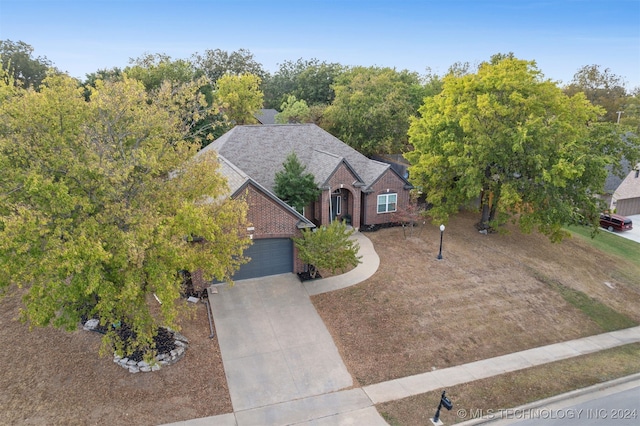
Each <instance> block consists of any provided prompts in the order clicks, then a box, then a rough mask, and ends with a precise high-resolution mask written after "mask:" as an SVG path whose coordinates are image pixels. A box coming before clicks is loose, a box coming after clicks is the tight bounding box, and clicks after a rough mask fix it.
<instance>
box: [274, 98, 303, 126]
mask: <svg viewBox="0 0 640 426" xmlns="http://www.w3.org/2000/svg"><path fill="white" fill-rule="evenodd" d="M280 109H281V111H282V112H280V113H278V114H276V117H275V120H276V123H279V124H287V123H309V122H310V120H311V110H310V109H309V106H308V105H307V103H306V102H305V101H304V100H300V101H299V100H297V99H296V97H295V96H293V95H291V96H289V97H288V98H287V100H286V101H285V102H284V103H283V104H282V106H281V107H280Z"/></svg>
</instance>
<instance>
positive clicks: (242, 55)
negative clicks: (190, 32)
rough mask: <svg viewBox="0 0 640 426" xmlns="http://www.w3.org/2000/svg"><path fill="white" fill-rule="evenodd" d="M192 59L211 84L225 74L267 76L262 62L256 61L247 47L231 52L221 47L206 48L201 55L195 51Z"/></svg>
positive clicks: (263, 77) (261, 77)
mask: <svg viewBox="0 0 640 426" xmlns="http://www.w3.org/2000/svg"><path fill="white" fill-rule="evenodd" d="M192 61H193V63H194V65H195V67H196V69H197V71H198V72H201V73H203V74H204V75H206V76H207V77H208V78H209V80H211V83H212V84H215V83H216V82H217V81H218V79H220V78H222V76H224V75H225V74H231V75H235V76H240V75H243V74H253V75H255V76H258V77H259V78H260V80H264V79H265V78H266V76H267V72H266V71H265V70H264V68H263V67H262V64H260V63H259V62H257V61H256V60H255V59H254V57H253V53H251V52H250V51H249V50H247V49H238V50H236V51H235V52H231V53H229V52H227V51H225V50H221V49H215V50H211V49H208V50H205V51H204V54H202V55H201V54H199V53H195V54H194V55H193V57H192Z"/></svg>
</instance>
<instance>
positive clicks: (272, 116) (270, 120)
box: [253, 109, 278, 124]
mask: <svg viewBox="0 0 640 426" xmlns="http://www.w3.org/2000/svg"><path fill="white" fill-rule="evenodd" d="M276 114H278V111H276V110H275V109H261V110H259V111H258V112H257V113H255V114H254V115H253V116H254V117H255V118H256V120H258V121H259V122H260V124H276Z"/></svg>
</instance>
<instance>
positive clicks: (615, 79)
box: [565, 65, 627, 123]
mask: <svg viewBox="0 0 640 426" xmlns="http://www.w3.org/2000/svg"><path fill="white" fill-rule="evenodd" d="M565 92H566V93H567V95H569V96H572V95H574V94H576V93H579V92H582V93H584V94H585V95H586V97H587V99H588V100H589V101H590V102H591V103H592V104H594V105H598V106H601V107H602V108H604V109H605V113H604V114H603V117H602V119H603V120H604V121H608V122H611V123H617V122H618V112H619V111H620V112H621V111H623V109H624V105H625V101H626V98H627V91H626V89H625V84H624V80H623V78H622V77H620V76H618V75H616V74H613V73H612V72H611V70H610V69H609V68H605V69H602V67H601V66H600V65H585V66H584V67H582V68H580V69H579V70H578V72H576V73H575V75H574V76H573V80H571V83H569V85H568V86H567V87H566V88H565Z"/></svg>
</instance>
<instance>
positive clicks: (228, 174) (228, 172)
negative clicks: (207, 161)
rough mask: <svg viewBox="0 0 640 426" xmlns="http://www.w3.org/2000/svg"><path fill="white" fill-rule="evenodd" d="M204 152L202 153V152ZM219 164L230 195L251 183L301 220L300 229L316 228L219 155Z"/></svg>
mask: <svg viewBox="0 0 640 426" xmlns="http://www.w3.org/2000/svg"><path fill="white" fill-rule="evenodd" d="M201 152H202V151H201ZM218 163H219V164H220V169H219V172H220V174H221V175H222V176H224V177H225V178H226V179H227V184H228V185H229V193H230V194H231V195H233V194H235V193H236V192H238V191H239V190H241V189H242V188H244V187H245V186H246V185H247V184H249V183H251V184H252V185H253V186H255V187H256V188H258V189H259V190H261V191H262V192H264V194H265V195H266V196H267V197H270V198H272V199H273V200H274V201H276V202H277V203H279V204H280V205H281V206H282V207H283V208H285V209H286V210H289V212H290V213H292V214H293V215H295V216H297V217H298V219H299V222H298V227H300V228H309V227H314V225H313V223H312V222H311V221H309V220H308V219H307V218H305V217H304V216H302V215H301V214H300V213H298V212H297V211H296V210H295V209H294V208H292V207H291V206H288V205H287V204H286V203H284V202H283V201H282V200H280V199H279V198H278V197H277V196H276V195H275V194H273V193H272V192H271V191H269V190H268V189H266V188H264V187H263V186H262V185H260V184H259V183H258V182H256V181H255V180H253V179H251V177H250V176H248V175H247V174H246V173H244V172H243V171H242V170H240V169H239V168H238V167H236V166H235V165H234V164H233V163H231V162H230V161H229V160H228V159H227V158H225V157H224V156H222V155H220V154H218Z"/></svg>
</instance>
